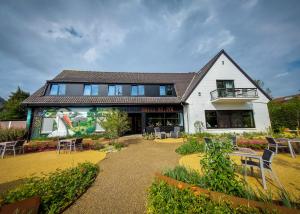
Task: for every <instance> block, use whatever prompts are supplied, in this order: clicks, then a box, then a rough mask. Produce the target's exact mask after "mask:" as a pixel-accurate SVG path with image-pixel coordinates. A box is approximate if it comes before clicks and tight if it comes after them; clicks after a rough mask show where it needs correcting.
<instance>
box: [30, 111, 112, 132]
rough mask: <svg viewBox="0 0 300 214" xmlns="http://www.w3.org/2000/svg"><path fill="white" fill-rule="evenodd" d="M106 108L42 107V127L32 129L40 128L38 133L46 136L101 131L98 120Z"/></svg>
mask: <svg viewBox="0 0 300 214" xmlns="http://www.w3.org/2000/svg"><path fill="white" fill-rule="evenodd" d="M108 110H109V108H96V107H94V108H78V107H74V108H43V109H41V110H40V117H41V118H42V121H43V122H42V124H40V126H42V127H37V126H36V127H34V129H39V130H41V131H40V133H41V134H43V135H47V136H48V137H59V136H73V135H75V136H80V135H86V134H92V133H94V132H95V131H103V130H101V127H100V125H99V121H100V119H101V118H103V117H105V114H106V113H107V111H108ZM45 118H46V119H45ZM43 123H44V124H43ZM97 123H98V125H97ZM96 128H98V129H97V130H96ZM45 133H46V134H45Z"/></svg>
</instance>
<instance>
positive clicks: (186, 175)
mask: <svg viewBox="0 0 300 214" xmlns="http://www.w3.org/2000/svg"><path fill="white" fill-rule="evenodd" d="M163 174H164V175H165V176H168V177H171V178H173V179H176V180H178V181H182V182H185V183H188V184H192V185H197V186H199V187H204V181H203V178H202V177H201V176H200V174H199V173H198V172H197V171H195V170H188V169H186V168H185V167H184V166H176V167H175V168H174V169H168V170H166V171H165V172H164V173H163Z"/></svg>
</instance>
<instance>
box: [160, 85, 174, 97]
mask: <svg viewBox="0 0 300 214" xmlns="http://www.w3.org/2000/svg"><path fill="white" fill-rule="evenodd" d="M159 95H160V96H172V95H173V87H172V85H160V86H159Z"/></svg>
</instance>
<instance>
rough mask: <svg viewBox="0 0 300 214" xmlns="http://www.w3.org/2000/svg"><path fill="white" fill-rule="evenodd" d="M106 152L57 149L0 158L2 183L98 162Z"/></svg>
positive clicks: (0, 181) (0, 182) (0, 180)
mask: <svg viewBox="0 0 300 214" xmlns="http://www.w3.org/2000/svg"><path fill="white" fill-rule="evenodd" d="M105 155H106V153H105V152H99V151H93V150H90V151H83V152H72V153H71V154H69V153H61V154H57V153H56V151H49V152H37V153H29V154H25V155H17V156H16V157H12V156H10V157H6V158H4V159H0V172H1V173H0V184H3V183H7V182H12V181H15V180H19V179H24V178H27V177H29V176H32V175H36V176H40V175H42V174H43V173H49V172H53V171H55V170H56V169H66V168H69V167H74V166H77V164H78V163H83V162H86V161H88V162H91V163H98V162H99V161H101V160H103V159H104V158H105Z"/></svg>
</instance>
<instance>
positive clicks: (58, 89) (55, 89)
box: [50, 84, 66, 95]
mask: <svg viewBox="0 0 300 214" xmlns="http://www.w3.org/2000/svg"><path fill="white" fill-rule="evenodd" d="M65 94H66V85H65V84H51V88H50V95H65Z"/></svg>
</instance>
